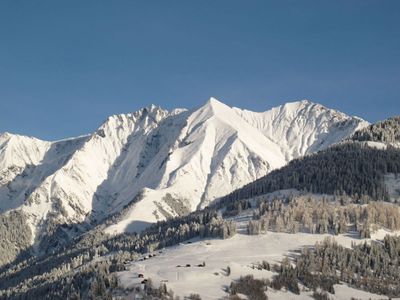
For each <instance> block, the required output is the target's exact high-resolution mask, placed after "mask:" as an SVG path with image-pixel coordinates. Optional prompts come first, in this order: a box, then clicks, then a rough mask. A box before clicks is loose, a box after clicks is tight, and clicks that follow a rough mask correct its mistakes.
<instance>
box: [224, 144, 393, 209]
mask: <svg viewBox="0 0 400 300" xmlns="http://www.w3.org/2000/svg"><path fill="white" fill-rule="evenodd" d="M399 172H400V150H398V149H395V148H389V149H386V150H379V149H376V148H373V147H368V146H366V145H362V144H359V143H354V142H348V143H342V144H339V145H336V146H333V147H331V148H329V149H327V150H323V151H320V152H318V153H316V154H313V155H310V156H305V157H303V158H299V159H296V160H293V161H291V162H290V163H289V164H288V165H287V166H285V167H283V168H281V169H279V170H275V171H273V172H271V173H270V174H268V175H266V176H264V177H262V178H260V179H258V180H256V181H254V182H252V183H249V184H247V185H245V186H244V187H243V188H240V189H238V190H236V191H234V192H232V193H230V194H229V195H227V196H225V197H223V198H221V200H220V201H221V202H220V204H219V205H223V204H221V203H226V204H227V203H229V202H231V201H235V200H240V199H247V198H251V197H255V196H260V195H264V194H267V193H270V192H274V191H277V190H282V189H297V190H300V191H307V192H311V193H321V194H330V195H343V194H346V195H349V196H352V197H353V198H354V200H355V201H356V202H360V201H368V200H385V201H389V200H390V199H389V194H388V191H387V187H386V185H385V181H384V175H385V174H387V173H394V174H398V173H399Z"/></svg>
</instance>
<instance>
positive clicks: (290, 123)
mask: <svg viewBox="0 0 400 300" xmlns="http://www.w3.org/2000/svg"><path fill="white" fill-rule="evenodd" d="M235 111H236V112H237V113H238V114H239V115H241V116H242V117H243V118H244V119H245V120H246V121H247V122H249V124H251V125H252V126H254V127H256V128H258V129H259V130H260V131H261V132H263V133H264V134H265V135H266V136H267V137H269V138H270V139H271V140H273V141H274V142H275V143H277V144H278V145H279V146H280V149H281V151H282V152H283V153H284V155H285V157H286V159H287V160H291V159H293V158H297V157H300V156H303V155H305V154H309V153H312V152H317V151H319V150H323V149H326V148H327V147H329V146H330V145H332V144H335V143H337V142H340V141H341V140H343V139H344V138H346V137H348V136H350V135H352V134H353V133H354V132H355V131H356V130H359V129H361V128H364V127H366V126H368V125H369V123H368V122H366V121H364V120H362V119H360V118H357V117H352V118H349V116H347V115H345V114H344V113H341V112H339V111H336V110H334V109H329V108H326V107H324V106H322V105H320V104H317V103H312V102H310V101H308V100H302V101H298V102H291V103H286V104H284V105H281V106H278V107H274V108H272V109H270V110H268V111H266V112H262V113H257V112H252V111H248V110H241V109H238V108H235Z"/></svg>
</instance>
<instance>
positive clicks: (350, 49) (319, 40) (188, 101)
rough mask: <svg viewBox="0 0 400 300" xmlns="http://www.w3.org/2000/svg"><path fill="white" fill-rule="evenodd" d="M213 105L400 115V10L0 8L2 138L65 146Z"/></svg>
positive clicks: (220, 3)
mask: <svg viewBox="0 0 400 300" xmlns="http://www.w3.org/2000/svg"><path fill="white" fill-rule="evenodd" d="M210 96H215V97H217V98H219V99H220V100H221V101H223V102H225V103H226V104H228V105H231V106H238V107H243V108H248V109H252V110H257V111H261V110H266V109H267V108H270V107H272V106H276V105H279V104H282V103H284V102H287V101H293V100H299V99H305V98H307V99H310V100H312V101H314V102H319V103H321V104H324V105H326V106H328V107H332V108H336V109H339V110H341V111H343V112H346V113H348V114H351V115H358V116H360V117H363V118H365V119H367V120H369V121H376V120H380V119H384V118H386V117H388V116H391V115H396V114H400V1H397V0H395V1H387V0H384V1H381V0H376V1H367V0H360V1H355V0H351V1H349V0H344V1H337V0H335V1H327V0H326V1H325V0H322V1H321V0H318V1H307V0H304V1H297V0H296V1H283V0H277V1H266V0H262V1H244V0H242V1H235V0H226V1H225V0H213V1H206V0H202V1H194V0H193V1H192V0H191V1H189V0H182V1H173V0H168V1H166V0H160V1H148V0H147V1H122V0H118V1H111V0H109V1H102V0H93V1H71V0H68V1H67V0H64V1H61V0H59V1H54V0H49V1H39V0H32V1H22V0H4V1H0V132H2V131H10V132H14V133H21V134H27V135H34V136H37V137H39V138H43V139H50V140H53V139H60V138H63V137H68V136H75V135H79V134H84V133H88V132H91V131H93V130H94V129H95V128H97V126H98V125H99V124H100V123H101V122H102V121H103V120H104V119H105V118H106V117H107V116H108V115H111V114H115V113H126V112H132V111H135V110H137V109H139V108H141V107H143V106H147V105H149V104H150V103H154V104H158V105H160V106H162V107H164V108H167V109H170V108H174V107H186V108H192V107H196V106H199V105H201V104H202V103H204V102H205V101H206V100H207V99H208V98H209V97H210Z"/></svg>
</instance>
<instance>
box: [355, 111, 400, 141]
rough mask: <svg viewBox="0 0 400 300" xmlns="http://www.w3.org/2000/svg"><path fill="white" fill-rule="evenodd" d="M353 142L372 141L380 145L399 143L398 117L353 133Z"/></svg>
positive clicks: (399, 123)
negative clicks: (380, 143)
mask: <svg viewBox="0 0 400 300" xmlns="http://www.w3.org/2000/svg"><path fill="white" fill-rule="evenodd" d="M351 139H352V140H353V141H373V142H382V143H390V144H395V143H400V116H396V117H392V118H389V119H387V120H384V121H381V122H378V123H375V124H372V125H369V126H368V127H365V128H363V129H360V130H358V131H356V132H355V133H354V135H353V136H352V137H351Z"/></svg>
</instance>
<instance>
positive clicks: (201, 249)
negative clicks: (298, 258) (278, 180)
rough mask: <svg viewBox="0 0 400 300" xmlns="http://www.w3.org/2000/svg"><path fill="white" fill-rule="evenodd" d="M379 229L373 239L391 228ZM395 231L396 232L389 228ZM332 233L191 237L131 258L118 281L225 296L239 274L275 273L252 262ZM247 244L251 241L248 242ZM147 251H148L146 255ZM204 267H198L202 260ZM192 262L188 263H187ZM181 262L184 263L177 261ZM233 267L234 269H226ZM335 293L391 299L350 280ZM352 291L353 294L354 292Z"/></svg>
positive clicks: (347, 241)
mask: <svg viewBox="0 0 400 300" xmlns="http://www.w3.org/2000/svg"><path fill="white" fill-rule="evenodd" d="M387 233H390V232H385V231H384V230H381V231H380V232H378V233H377V235H376V237H375V236H373V239H378V238H382V236H381V235H382V234H387ZM390 234H396V233H390ZM329 237H331V238H332V236H331V235H329V234H307V233H296V234H288V233H277V232H268V233H267V234H265V235H253V236H252V235H246V234H237V235H235V236H234V237H232V238H230V239H227V240H218V239H207V240H197V239H195V240H192V241H190V243H182V244H180V245H177V246H174V247H170V248H165V249H163V250H162V252H161V253H156V256H154V257H151V258H149V259H146V260H137V261H133V262H131V263H130V264H128V265H127V270H126V271H122V272H119V273H118V277H119V281H120V284H121V285H122V286H123V287H125V288H132V289H133V288H134V287H140V283H141V281H142V280H143V278H139V277H138V275H139V274H143V276H144V278H150V279H151V280H152V281H153V284H154V285H155V286H158V285H159V284H161V283H165V284H166V285H167V288H168V289H172V290H173V291H174V292H175V293H176V295H177V296H180V297H181V298H184V297H185V296H186V297H187V296H189V295H190V294H199V295H200V296H201V298H202V299H224V298H225V297H228V296H229V294H228V293H227V292H226V289H224V287H226V286H229V285H230V284H231V282H232V281H235V280H238V279H239V278H240V276H246V275H249V274H251V275H253V276H254V278H257V279H269V280H272V277H273V276H274V275H276V273H274V272H272V271H267V270H259V269H258V268H255V267H254V266H256V265H258V264H260V263H261V262H262V261H267V262H268V263H269V264H271V265H273V264H276V263H280V262H281V261H282V259H283V258H284V257H285V256H289V257H290V256H294V255H297V254H298V253H297V254H296V252H298V251H299V250H301V249H302V248H303V247H310V246H313V245H314V244H315V243H316V242H321V241H323V240H324V239H326V238H329ZM335 240H336V241H337V242H338V243H339V244H340V245H342V246H344V247H351V244H352V243H354V244H358V243H363V242H368V240H367V239H359V238H352V237H351V236H348V235H339V236H335ZM249 245H251V246H250V247H249ZM144 257H149V256H148V255H144ZM203 262H204V263H205V266H204V267H198V265H201V264H202V263H203ZM187 264H189V265H190V266H189V267H185V266H186V265H187ZM178 266H182V267H178ZM228 267H229V269H230V273H227V268H228ZM334 289H335V294H329V296H330V299H340V300H344V299H348V300H350V299H354V298H356V299H388V297H385V296H383V295H375V294H371V293H368V292H365V291H361V290H357V289H354V288H350V287H348V286H347V285H342V284H340V285H339V284H338V285H335V287H334ZM312 294H313V292H312V290H302V291H301V293H300V295H296V294H293V293H291V292H289V291H283V290H280V291H277V290H274V289H271V288H268V290H267V295H268V299H284V300H289V299H290V300H291V299H310V300H311V299H315V298H314V297H313V296H312ZM352 297H354V298H352Z"/></svg>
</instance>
